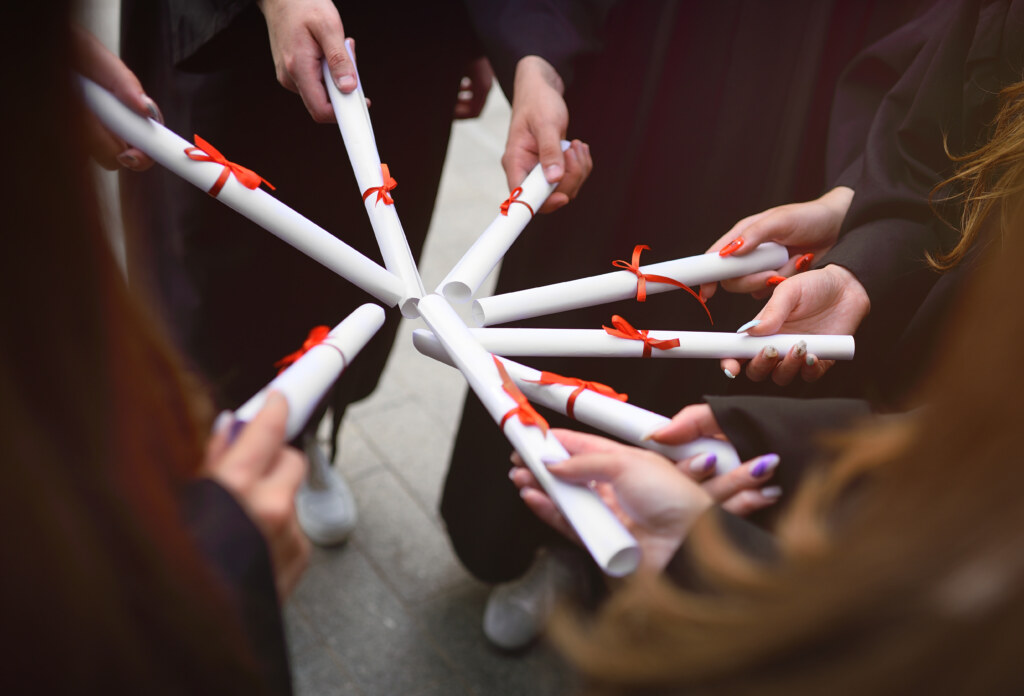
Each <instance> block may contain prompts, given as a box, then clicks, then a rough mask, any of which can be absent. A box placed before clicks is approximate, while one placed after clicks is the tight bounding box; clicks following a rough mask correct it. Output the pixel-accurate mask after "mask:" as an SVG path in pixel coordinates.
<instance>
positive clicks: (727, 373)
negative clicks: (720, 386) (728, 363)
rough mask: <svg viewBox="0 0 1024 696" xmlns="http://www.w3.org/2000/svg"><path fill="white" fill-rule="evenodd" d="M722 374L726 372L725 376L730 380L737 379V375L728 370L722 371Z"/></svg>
mask: <svg viewBox="0 0 1024 696" xmlns="http://www.w3.org/2000/svg"><path fill="white" fill-rule="evenodd" d="M722 372H724V373H725V376H726V377H728V378H729V379H736V375H734V374H733V373H731V372H729V370H728V369H724V370H722Z"/></svg>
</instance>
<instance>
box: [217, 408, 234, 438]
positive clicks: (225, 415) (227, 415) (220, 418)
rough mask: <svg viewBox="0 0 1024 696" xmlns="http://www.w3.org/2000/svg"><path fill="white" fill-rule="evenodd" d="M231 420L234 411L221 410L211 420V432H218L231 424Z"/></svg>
mask: <svg viewBox="0 0 1024 696" xmlns="http://www.w3.org/2000/svg"><path fill="white" fill-rule="evenodd" d="M233 420H235V414H234V413H232V412H231V411H221V412H220V413H218V414H217V417H216V418H215V419H214V420H213V432H215V433H219V432H220V431H221V430H223V429H224V428H226V427H228V426H229V425H231V421H233Z"/></svg>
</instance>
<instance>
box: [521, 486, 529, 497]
mask: <svg viewBox="0 0 1024 696" xmlns="http://www.w3.org/2000/svg"><path fill="white" fill-rule="evenodd" d="M528 490H530V488H529V486H527V487H526V488H520V489H519V497H520V498H525V497H526V491H528Z"/></svg>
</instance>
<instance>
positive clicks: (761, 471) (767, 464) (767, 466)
mask: <svg viewBox="0 0 1024 696" xmlns="http://www.w3.org/2000/svg"><path fill="white" fill-rule="evenodd" d="M778 465H779V455H777V454H766V455H764V456H762V457H761V458H760V459H758V460H757V462H755V463H754V466H753V467H751V469H750V475H751V476H753V477H754V478H762V477H763V476H767V475H768V474H769V473H771V472H772V471H774V470H775V467H777V466H778Z"/></svg>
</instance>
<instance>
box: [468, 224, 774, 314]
mask: <svg viewBox="0 0 1024 696" xmlns="http://www.w3.org/2000/svg"><path fill="white" fill-rule="evenodd" d="M626 252H627V253H626V254H625V255H624V256H623V258H624V259H625V260H627V261H629V260H630V258H631V253H632V249H629V250H626ZM648 253H649V252H648ZM788 260H789V252H788V251H786V247H784V246H781V245H779V244H775V243H774V242H765V243H764V244H761V245H760V246H758V247H757V248H756V249H754V250H753V251H751V252H750V253H749V254H745V255H743V256H736V255H735V254H734V255H732V256H719V255H718V254H717V253H711V254H701V255H699V256H688V257H686V258H682V259H675V260H673V261H662V262H661V263H652V264H651V265H649V266H641V267H640V271H641V272H642V273H644V274H650V275H662V276H666V277H668V278H672V279H674V280H678V281H679V282H681V283H684V284H685V285H700V284H701V283H711V282H715V281H719V280H728V279H730V278H738V277H740V276H744V275H747V274H749V273H759V272H761V271H767V270H770V269H775V268H781V267H782V266H783V265H785V263H786V261H788ZM608 263H609V265H611V261H610V260H609V262H608ZM636 283H637V277H636V274H634V273H632V272H630V271H625V270H623V271H612V272H611V273H604V274H602V275H597V276H591V277H589V278H580V279H578V280H569V281H566V282H564V283H555V284H553V285H543V286H540V287H536V288H529V289H527V290H519V291H517V292H509V293H505V294H502V295H493V296H491V297H482V298H480V299H478V300H477V301H475V302H474V303H473V321H475V322H476V323H477V325H478V326H494V325H495V324H507V323H508V322H510V321H518V320H520V319H529V318H530V317H539V316H542V315H545V314H555V313H557V312H564V311H566V310H570V309H579V308H580V307H592V306H594V305H599V304H605V303H608V302H616V301H618V300H628V299H629V298H631V297H636ZM678 289H679V288H677V287H676V286H675V285H670V284H668V283H656V282H652V281H648V282H647V294H648V295H653V294H655V293H659V292H668V291H669V290H678Z"/></svg>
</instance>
